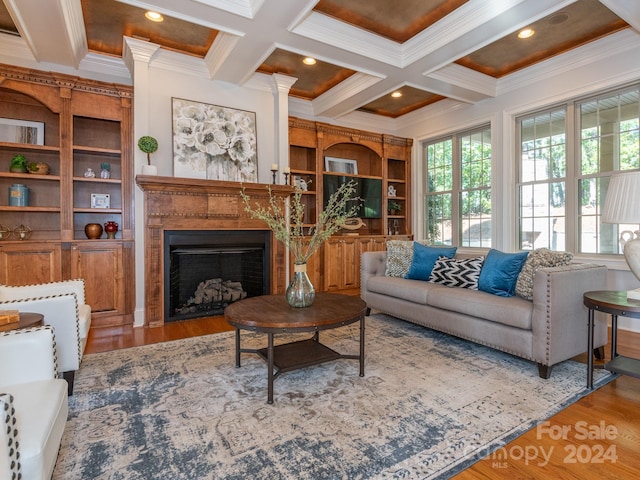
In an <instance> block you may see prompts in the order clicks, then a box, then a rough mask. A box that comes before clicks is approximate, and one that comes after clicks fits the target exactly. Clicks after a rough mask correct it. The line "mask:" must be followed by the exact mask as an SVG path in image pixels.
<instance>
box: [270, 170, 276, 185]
mask: <svg viewBox="0 0 640 480" xmlns="http://www.w3.org/2000/svg"><path fill="white" fill-rule="evenodd" d="M276 173H278V170H271V175H273V184H274V185H275V184H276Z"/></svg>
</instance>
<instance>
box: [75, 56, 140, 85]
mask: <svg viewBox="0 0 640 480" xmlns="http://www.w3.org/2000/svg"><path fill="white" fill-rule="evenodd" d="M80 71H83V72H92V73H93V74H95V75H92V78H95V79H96V80H104V81H107V78H110V80H109V81H112V82H115V83H123V84H125V85H132V84H133V77H132V75H131V73H130V71H129V68H127V65H126V64H125V62H124V58H117V57H109V56H105V55H98V54H96V53H88V54H87V55H85V57H84V58H83V59H82V60H81V61H80Z"/></svg>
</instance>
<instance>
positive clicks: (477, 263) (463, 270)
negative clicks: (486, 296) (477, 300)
mask: <svg viewBox="0 0 640 480" xmlns="http://www.w3.org/2000/svg"><path fill="white" fill-rule="evenodd" d="M483 262H484V257H475V258H460V259H457V258H447V257H440V258H438V260H436V264H435V265H434V267H433V270H431V275H430V276H429V282H431V283H439V284H442V285H445V286H447V287H461V288H470V289H471V290H477V289H478V278H480V272H481V271H482V264H483Z"/></svg>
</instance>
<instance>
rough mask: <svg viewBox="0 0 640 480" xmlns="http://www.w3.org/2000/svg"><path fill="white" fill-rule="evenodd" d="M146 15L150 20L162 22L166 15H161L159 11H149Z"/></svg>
mask: <svg viewBox="0 0 640 480" xmlns="http://www.w3.org/2000/svg"><path fill="white" fill-rule="evenodd" d="M144 16H145V17H146V18H147V19H148V20H151V21H152V22H161V21H163V20H164V17H163V16H162V15H160V14H159V13H158V12H152V11H148V12H147V13H145V14H144Z"/></svg>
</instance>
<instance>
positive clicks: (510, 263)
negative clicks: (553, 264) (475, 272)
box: [478, 248, 529, 297]
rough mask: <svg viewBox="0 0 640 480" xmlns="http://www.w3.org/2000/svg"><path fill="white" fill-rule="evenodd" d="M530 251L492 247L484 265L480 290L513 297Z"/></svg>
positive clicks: (480, 279)
mask: <svg viewBox="0 0 640 480" xmlns="http://www.w3.org/2000/svg"><path fill="white" fill-rule="evenodd" d="M528 254H529V252H519V253H504V252H501V251H499V250H496V249H494V248H492V249H491V250H489V253H487V258H486V259H485V261H484V265H483V266H482V272H480V278H479V280H478V290H481V291H483V292H487V293H492V294H493V295H498V296H499V297H512V296H513V295H515V292H516V281H517V280H518V274H519V273H520V270H521V269H522V265H523V264H524V262H525V261H526V259H527V255H528Z"/></svg>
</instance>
